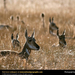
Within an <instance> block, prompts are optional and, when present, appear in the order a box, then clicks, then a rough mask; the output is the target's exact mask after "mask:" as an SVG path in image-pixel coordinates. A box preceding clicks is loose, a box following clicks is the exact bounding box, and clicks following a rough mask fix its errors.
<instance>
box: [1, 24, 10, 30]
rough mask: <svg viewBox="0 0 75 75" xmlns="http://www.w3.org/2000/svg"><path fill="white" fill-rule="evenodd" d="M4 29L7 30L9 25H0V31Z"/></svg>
mask: <svg viewBox="0 0 75 75" xmlns="http://www.w3.org/2000/svg"><path fill="white" fill-rule="evenodd" d="M4 28H6V29H9V28H11V27H10V26H9V25H0V30H1V29H4Z"/></svg>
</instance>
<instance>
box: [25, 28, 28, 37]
mask: <svg viewBox="0 0 75 75" xmlns="http://www.w3.org/2000/svg"><path fill="white" fill-rule="evenodd" d="M25 37H26V38H27V37H28V35H27V29H26V31H25Z"/></svg>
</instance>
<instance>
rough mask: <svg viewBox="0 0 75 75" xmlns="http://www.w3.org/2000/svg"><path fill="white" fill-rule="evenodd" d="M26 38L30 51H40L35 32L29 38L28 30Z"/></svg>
mask: <svg viewBox="0 0 75 75" xmlns="http://www.w3.org/2000/svg"><path fill="white" fill-rule="evenodd" d="M25 37H26V44H25V45H26V48H27V49H28V50H39V49H40V47H39V45H37V44H36V40H35V38H34V32H33V33H32V35H31V36H28V34H27V30H26V32H25Z"/></svg>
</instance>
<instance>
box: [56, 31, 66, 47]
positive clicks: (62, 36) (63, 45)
mask: <svg viewBox="0 0 75 75" xmlns="http://www.w3.org/2000/svg"><path fill="white" fill-rule="evenodd" d="M57 36H58V37H59V45H60V46H62V47H65V46H66V41H65V30H64V31H63V33H62V35H59V30H57Z"/></svg>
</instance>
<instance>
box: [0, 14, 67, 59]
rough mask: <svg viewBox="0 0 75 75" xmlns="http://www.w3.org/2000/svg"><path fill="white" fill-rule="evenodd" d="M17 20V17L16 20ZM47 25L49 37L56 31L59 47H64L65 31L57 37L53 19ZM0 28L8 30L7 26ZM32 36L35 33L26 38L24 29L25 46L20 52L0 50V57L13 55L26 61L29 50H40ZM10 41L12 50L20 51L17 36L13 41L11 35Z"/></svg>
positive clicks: (26, 34) (57, 28) (56, 28)
mask: <svg viewBox="0 0 75 75" xmlns="http://www.w3.org/2000/svg"><path fill="white" fill-rule="evenodd" d="M42 17H43V18H44V14H42ZM11 18H12V20H13V17H11ZM18 18H19V17H17V19H18ZM49 23H50V24H49V33H50V34H51V35H55V34H54V33H53V31H54V30H56V31H57V33H56V36H57V37H58V38H59V46H61V47H66V41H65V30H64V31H63V33H62V35H59V27H57V26H56V24H55V23H54V21H53V18H49ZM1 27H6V28H9V25H0V28H1ZM34 34H35V32H33V33H32V35H31V36H28V33H27V29H26V30H25V38H26V42H25V45H24V47H23V49H22V51H21V52H16V51H12V50H11V51H10V50H0V57H3V56H7V55H10V54H14V55H17V56H19V57H21V58H22V59H26V60H27V59H28V57H29V55H30V53H31V50H39V49H40V46H39V45H38V44H37V43H36V40H35V37H34ZM11 41H12V46H13V47H14V48H15V47H19V48H20V49H21V46H20V42H19V40H18V34H17V35H16V39H14V36H13V34H12V35H11Z"/></svg>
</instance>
